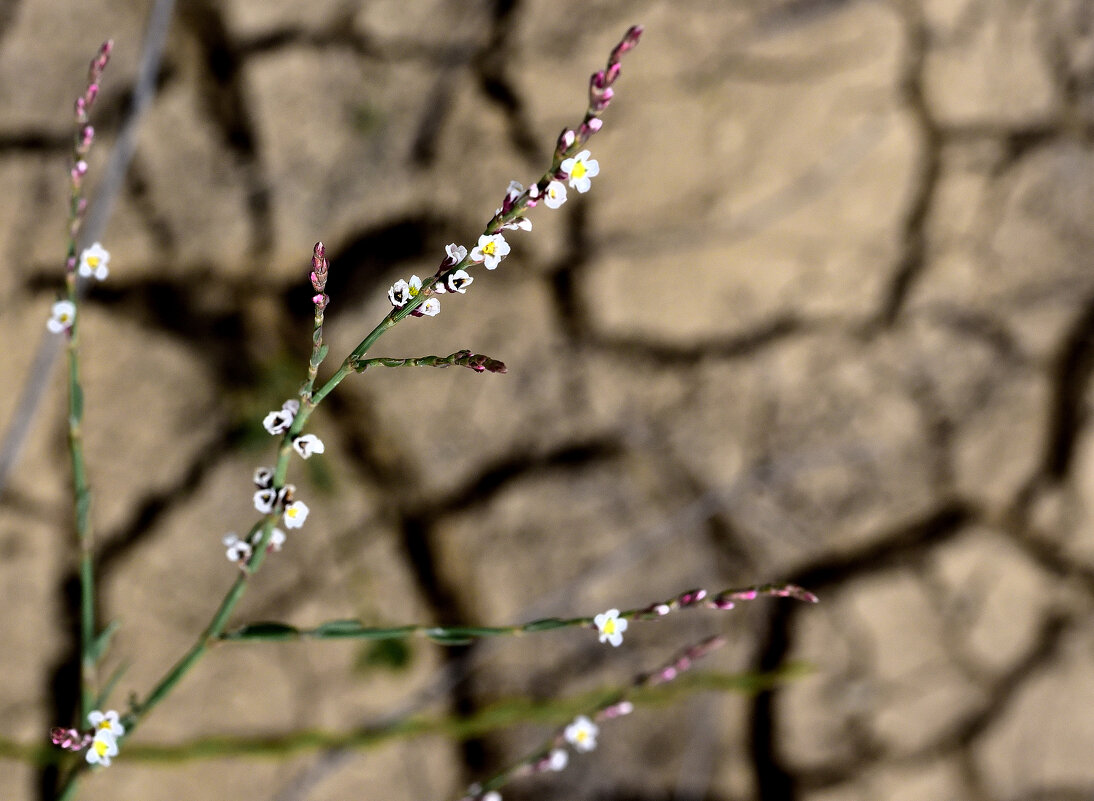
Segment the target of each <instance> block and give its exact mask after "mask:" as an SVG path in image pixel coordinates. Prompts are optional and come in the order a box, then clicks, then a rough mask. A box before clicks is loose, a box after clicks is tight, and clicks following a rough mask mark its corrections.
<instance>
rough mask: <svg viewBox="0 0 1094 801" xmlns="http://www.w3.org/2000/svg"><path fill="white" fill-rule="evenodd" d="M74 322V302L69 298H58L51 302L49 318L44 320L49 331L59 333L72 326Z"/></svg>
mask: <svg viewBox="0 0 1094 801" xmlns="http://www.w3.org/2000/svg"><path fill="white" fill-rule="evenodd" d="M74 322H76V304H75V303H73V302H72V301H71V300H59V301H57V302H56V303H54V304H53V308H52V309H51V310H50V318H49V320H47V321H46V328H48V329H49V330H50V332H51V333H54V334H59V333H61V332H62V331H67V330H68V329H70V328H72V324H73V323H74Z"/></svg>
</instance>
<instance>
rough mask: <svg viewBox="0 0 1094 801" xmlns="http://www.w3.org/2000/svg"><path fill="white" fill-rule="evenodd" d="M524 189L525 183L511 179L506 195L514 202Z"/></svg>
mask: <svg viewBox="0 0 1094 801" xmlns="http://www.w3.org/2000/svg"><path fill="white" fill-rule="evenodd" d="M523 191H524V184H522V183H520V182H519V181H510V182H509V188H508V189H507V190H505V196H506V197H507V198H509V201H510V202H512V201H514V200H516V199H517V198H518V197H520V194H521V192H523Z"/></svg>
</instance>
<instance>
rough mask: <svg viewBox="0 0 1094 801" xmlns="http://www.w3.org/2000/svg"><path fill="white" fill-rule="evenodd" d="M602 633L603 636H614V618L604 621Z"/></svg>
mask: <svg viewBox="0 0 1094 801" xmlns="http://www.w3.org/2000/svg"><path fill="white" fill-rule="evenodd" d="M604 633H605V634H615V619H614V618H609V619H608V620H605V621H604Z"/></svg>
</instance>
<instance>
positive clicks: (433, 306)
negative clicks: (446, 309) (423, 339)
mask: <svg viewBox="0 0 1094 801" xmlns="http://www.w3.org/2000/svg"><path fill="white" fill-rule="evenodd" d="M460 272H463V271H462V270H461V271H460ZM417 311H419V312H420V313H421V314H424V315H425V316H426V317H436V316H437V315H438V314H440V313H441V302H440V301H439V300H437V299H436V298H427V299H426V301H425V303H423V304H422V305H421V306H419V307H418V309H417Z"/></svg>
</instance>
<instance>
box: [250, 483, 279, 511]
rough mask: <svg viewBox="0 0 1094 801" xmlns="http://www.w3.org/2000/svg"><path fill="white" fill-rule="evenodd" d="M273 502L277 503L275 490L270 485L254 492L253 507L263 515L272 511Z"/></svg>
mask: <svg viewBox="0 0 1094 801" xmlns="http://www.w3.org/2000/svg"><path fill="white" fill-rule="evenodd" d="M275 503H277V490H275V489H273V488H272V487H267V488H266V489H260V490H258V491H257V492H256V493H255V494H254V504H255V509H256V510H257V511H258V512H261V513H262V514H264V515H268V514H269V513H270V512H272V511H273V508H274V504H275Z"/></svg>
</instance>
